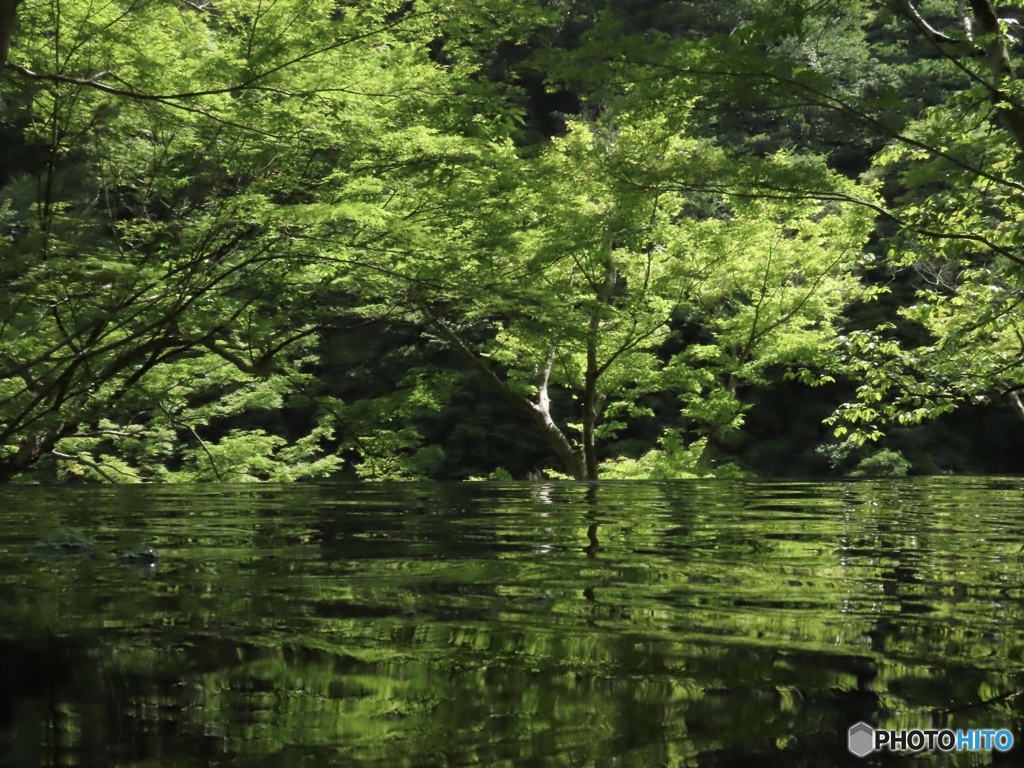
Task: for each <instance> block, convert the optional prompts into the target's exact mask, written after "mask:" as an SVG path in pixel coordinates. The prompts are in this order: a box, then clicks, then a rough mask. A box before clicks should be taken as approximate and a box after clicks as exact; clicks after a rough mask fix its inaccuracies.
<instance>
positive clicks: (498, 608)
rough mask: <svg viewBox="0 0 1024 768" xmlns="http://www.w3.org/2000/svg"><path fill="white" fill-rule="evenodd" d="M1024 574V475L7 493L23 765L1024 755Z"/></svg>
mask: <svg viewBox="0 0 1024 768" xmlns="http://www.w3.org/2000/svg"><path fill="white" fill-rule="evenodd" d="M147 547H152V548H153V549H154V550H156V552H158V553H159V555H160V557H159V560H158V561H157V562H155V563H153V564H150V563H148V562H146V561H145V559H144V558H143V561H142V562H124V561H123V560H122V559H120V558H119V557H118V556H119V555H122V554H124V553H128V552H136V551H139V550H142V549H144V548H147ZM129 560H131V558H129ZM1022 591H1024V481H1021V480H1016V479H1014V480H999V479H963V478H959V479H933V480H916V481H915V480H907V481H884V482H882V481H878V482H875V481H870V482H869V481H865V482H844V483H825V484H823V483H792V482H788V483H770V482H740V481H736V482H729V481H717V482H712V483H706V482H678V483H608V484H604V483H602V484H597V485H594V484H590V485H587V484H572V483H564V484H560V483H534V484H502V485H497V484H462V485H443V484H431V485H426V484H423V485H421V484H401V485H299V486H288V487H268V486H258V487H256V486H229V487H223V486H220V487H215V486H203V487H187V488H181V487H178V488H174V487H158V488H154V487H144V488H141V487H133V488H82V489H74V488H72V489H67V488H62V489H54V488H37V487H24V488H5V489H0V766H3V767H4V768H14V767H15V766H17V767H18V768H20V767H21V766H37V765H46V766H58V765H60V766H168V767H170V768H177V767H179V766H207V765H210V766H212V765H217V766H281V768H293V767H302V766H310V767H312V766H318V767H319V766H332V765H335V766H354V765H367V766H382V767H383V766H387V767H388V768H392V767H400V766H530V767H537V768H541V767H546V766H636V767H638V768H639V767H640V766H643V767H644V768H649V767H650V766H702V767H707V766H717V767H720V768H724V767H725V766H737V767H739V766H762V765H763V766H782V767H786V766H806V767H807V768H812V767H813V768H820V767H826V768H827V767H828V766H879V765H885V766H889V765H913V766H954V765H955V766H968V765H992V764H1005V765H1024V602H1022ZM859 720H864V721H867V722H869V723H871V724H873V725H876V726H880V727H887V728H915V727H917V728H944V727H950V728H954V729H956V728H973V727H978V728H1008V729H1009V730H1010V731H1012V732H1013V734H1014V735H1015V736H1016V737H1017V740H1018V743H1017V746H1016V747H1015V749H1013V750H1012V751H1011V752H1009V753H1006V754H1003V753H990V752H977V753H949V754H944V753H941V752H936V753H922V754H919V755H916V756H913V755H909V754H900V755H891V754H888V753H876V754H874V755H871V756H869V757H867V758H864V759H861V758H857V757H854V756H853V755H851V754H850V753H849V752H848V751H847V748H846V732H847V729H848V728H849V726H851V725H852V724H854V723H856V722H857V721H859Z"/></svg>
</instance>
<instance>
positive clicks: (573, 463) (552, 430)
mask: <svg viewBox="0 0 1024 768" xmlns="http://www.w3.org/2000/svg"><path fill="white" fill-rule="evenodd" d="M413 300H414V301H415V302H416V303H417V304H419V305H420V309H422V310H423V313H424V315H426V317H427V324H428V325H432V326H434V327H435V328H436V329H437V330H438V331H439V332H440V334H441V336H443V337H444V338H445V339H446V340H447V341H448V342H449V343H450V344H451V345H452V346H453V347H454V348H455V351H456V352H458V353H459V355H460V356H461V357H462V358H463V359H464V360H465V361H466V362H467V363H469V364H470V365H471V366H472V367H473V368H474V370H476V371H478V372H479V373H480V374H481V375H482V376H483V377H484V379H485V380H486V381H487V382H489V383H490V384H491V386H493V387H494V389H496V390H497V391H498V393H499V394H500V395H501V396H502V397H503V398H504V399H505V400H506V401H507V402H509V403H511V404H512V405H515V406H516V407H517V408H519V409H521V410H524V411H526V412H527V413H529V414H530V416H531V417H532V418H533V420H534V422H536V424H537V426H538V427H539V428H540V430H541V432H542V433H543V435H544V437H545V438H546V439H547V441H548V444H550V445H551V447H552V448H553V449H554V451H555V453H556V454H557V455H558V458H559V459H561V461H562V466H564V467H565V471H566V473H567V474H569V475H572V477H573V479H574V480H584V479H586V471H585V467H584V465H583V461H582V460H581V457H580V455H579V453H577V452H576V451H575V450H573V447H572V444H571V443H570V442H569V439H568V438H567V437H566V436H565V433H564V432H562V430H561V429H559V427H558V425H557V424H556V423H555V420H554V419H553V418H551V401H550V399H549V397H548V380H549V378H550V376H551V367H552V366H553V365H554V361H555V354H554V351H552V352H551V353H550V354H549V355H548V357H547V360H546V362H545V364H544V368H543V369H542V370H540V371H538V380H537V402H536V403H534V402H531V401H530V400H529V399H528V398H526V397H523V396H522V395H520V394H519V393H518V392H515V391H513V390H512V389H510V388H509V386H508V385H507V384H506V383H505V382H504V381H502V380H501V379H500V378H499V377H498V375H497V374H496V373H495V372H494V371H492V370H491V368H490V366H489V365H487V363H486V362H484V361H483V360H482V359H481V358H480V357H478V356H477V355H475V354H473V350H471V349H470V348H469V347H467V346H466V345H465V344H463V343H462V339H460V338H459V337H458V336H457V335H456V333H455V332H454V331H453V330H452V329H451V328H449V327H448V324H447V323H445V322H444V321H443V320H441V318H439V317H434V316H433V315H432V314H431V313H430V312H429V311H428V309H427V307H426V305H425V303H424V302H423V300H422V299H420V298H419V297H417V296H415V295H414V296H413Z"/></svg>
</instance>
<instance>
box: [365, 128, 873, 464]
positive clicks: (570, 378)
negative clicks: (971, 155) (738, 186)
mask: <svg viewBox="0 0 1024 768" xmlns="http://www.w3.org/2000/svg"><path fill="white" fill-rule="evenodd" d="M716 154H720V153H719V152H718V151H717V150H716V149H715V147H714V146H713V145H712V144H710V143H709V142H706V141H702V140H697V139H693V138H688V137H686V136H682V135H679V134H676V133H674V132H673V131H670V130H665V129H664V126H659V125H658V124H657V123H655V122H649V121H642V120H637V121H634V122H633V123H632V124H630V123H629V121H625V120H623V121H621V124H616V123H603V124H601V123H598V124H587V123H575V124H572V125H571V127H570V130H569V132H568V134H567V135H566V136H565V137H562V138H556V139H555V140H553V141H552V142H551V144H550V146H548V147H547V148H546V149H545V150H544V151H542V152H541V153H540V154H539V156H537V157H536V158H535V159H523V158H519V157H517V156H516V155H515V154H514V153H513V152H512V151H511V149H509V148H506V150H505V153H504V155H502V154H501V153H500V152H498V151H494V152H492V153H491V154H490V155H489V160H490V161H491V165H490V166H489V168H488V167H487V166H486V165H485V164H477V165H472V166H469V167H468V168H465V169H462V170H461V171H459V170H458V169H453V173H454V174H455V175H454V176H453V177H452V180H451V181H450V183H449V184H448V185H447V188H448V189H449V190H452V191H451V192H449V193H448V195H447V196H446V198H445V202H444V207H445V209H446V210H447V211H449V215H450V216H451V220H450V221H449V222H447V223H446V224H445V225H444V226H443V231H434V232H432V233H430V234H429V236H424V237H422V239H421V243H422V246H421V247H422V250H421V251H420V252H418V254H417V256H416V258H409V257H408V255H406V254H403V257H402V258H401V259H400V260H393V261H391V262H389V266H388V268H387V270H380V271H381V272H386V275H387V279H379V280H378V288H377V291H379V293H378V294H377V296H378V300H379V302H380V303H379V304H377V305H375V306H378V307H390V306H393V304H391V303H389V302H393V301H394V299H395V297H396V296H398V297H401V296H402V295H403V294H404V296H405V297H406V301H407V302H408V303H409V307H410V309H411V310H414V319H418V321H419V322H422V323H423V324H424V325H425V326H427V327H428V328H430V329H433V332H434V333H436V334H437V335H439V336H440V337H441V338H442V339H443V340H444V341H446V342H447V343H448V344H449V345H450V346H451V348H452V349H453V350H454V351H455V352H456V353H457V354H458V355H459V356H460V357H461V358H462V359H463V360H464V361H466V363H467V364H468V365H470V366H472V367H473V368H474V369H475V370H476V371H477V372H479V374H480V375H481V376H483V377H484V379H485V380H486V381H489V382H490V384H491V386H492V387H493V389H494V390H495V391H496V392H497V393H499V394H500V395H501V396H502V397H503V398H504V399H505V400H506V402H508V403H509V404H510V405H512V406H513V407H515V408H517V409H520V410H522V411H523V412H526V413H528V414H530V416H531V417H532V418H533V420H534V422H535V423H536V425H537V427H538V429H539V430H540V432H541V433H542V434H544V435H545V436H546V438H547V440H548V442H549V444H550V445H551V446H552V449H553V450H554V452H555V454H556V455H557V456H558V457H559V459H560V461H561V464H562V468H563V471H564V472H565V473H566V474H567V475H569V476H570V477H574V478H577V479H596V478H597V477H598V476H599V464H600V461H601V458H600V452H599V441H600V440H601V439H602V438H605V439H607V438H610V437H612V436H614V435H615V434H616V432H618V431H619V430H621V429H622V428H623V427H625V426H626V424H627V422H628V420H629V419H632V418H636V417H642V416H643V415H644V414H645V413H647V411H646V409H645V408H644V407H643V406H642V405H641V403H640V399H641V398H642V396H644V395H646V394H649V393H651V392H656V391H666V390H667V391H671V392H674V393H677V395H678V397H679V398H680V401H681V402H680V405H681V407H682V415H683V417H684V419H685V421H686V423H687V424H689V425H691V430H692V432H693V433H694V437H696V436H699V435H704V439H703V440H702V441H701V442H700V444H699V445H700V446H702V447H703V450H702V451H701V452H700V461H699V467H698V468H697V469H698V471H707V470H709V469H710V468H711V467H712V465H713V463H714V461H715V458H716V456H717V452H718V448H719V446H720V442H721V438H722V436H723V435H724V434H725V433H726V432H728V431H729V430H731V429H737V428H738V427H739V426H740V425H741V423H742V413H743V411H744V406H743V404H742V402H741V400H740V397H739V395H740V389H741V388H742V387H743V386H746V385H750V384H753V383H757V382H760V381H764V380H765V379H766V378H767V377H768V376H769V375H772V374H777V375H782V373H783V372H785V371H787V370H790V371H795V370H797V369H799V368H803V367H804V366H807V365H813V364H814V363H815V362H816V361H819V362H820V361H822V359H823V358H824V356H825V355H826V354H827V352H828V349H829V348H830V344H831V342H832V340H833V339H834V338H835V333H834V330H833V326H832V321H833V320H834V319H835V318H836V317H837V315H838V313H839V311H840V309H841V307H842V306H843V305H844V304H845V303H846V302H848V301H850V300H852V298H853V297H854V296H857V295H861V294H862V290H861V289H860V287H859V283H858V281H857V279H856V278H855V277H854V276H853V274H852V265H853V264H854V263H855V262H856V261H857V259H858V257H859V254H860V251H859V247H860V244H861V243H862V241H863V239H864V237H865V236H866V234H867V231H868V230H867V227H868V223H869V217H867V216H865V215H863V214H862V213H861V212H859V211H858V210H857V209H856V208H852V207H846V208H843V207H841V206H837V205H822V204H818V203H814V202H810V203H797V202H785V201H760V202H759V201H750V202H743V201H738V200H737V201H727V200H724V199H722V198H721V197H719V196H715V195H709V194H706V193H704V194H693V193H691V194H684V193H683V192H684V190H682V189H680V188H679V186H678V185H677V184H675V183H673V181H672V179H674V178H675V177H676V176H675V175H676V174H678V173H680V172H681V168H680V166H681V164H686V163H689V164H691V165H692V166H693V169H694V171H697V170H699V169H698V166H700V165H701V164H706V163H707V162H708V160H709V157H711V156H714V155H716ZM496 158H499V159H498V160H496ZM697 158H699V159H697ZM779 164H780V166H785V165H786V162H785V161H784V160H782V159H780V160H779ZM432 194H435V195H436V191H433V190H432ZM496 201H500V202H496ZM421 234H424V233H421ZM395 280H398V281H400V283H399V284H400V285H402V286H404V290H402V289H400V288H398V287H397V286H396V285H395V283H394V281H395ZM372 281H373V275H372V274H369V273H368V274H367V275H366V277H365V280H364V284H365V285H370V284H371V282H372ZM684 321H685V322H687V323H689V324H691V325H696V326H699V327H700V328H701V333H702V336H701V338H700V340H699V341H682V340H680V339H679V338H678V336H677V335H676V334H677V332H678V331H679V327H680V324H681V323H682V322H684ZM666 344H672V345H675V346H676V347H677V348H680V349H681V351H680V352H678V353H675V354H673V353H671V352H666V351H665V349H666V347H665V345H666ZM561 393H564V395H567V396H568V397H564V396H562V394H561Z"/></svg>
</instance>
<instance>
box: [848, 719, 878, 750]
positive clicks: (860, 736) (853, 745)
mask: <svg viewBox="0 0 1024 768" xmlns="http://www.w3.org/2000/svg"><path fill="white" fill-rule="evenodd" d="M846 746H847V748H848V749H849V750H850V751H851V752H852V753H853V754H855V755H856V756H857V757H864V756H866V755H870V754H871V753H872V752H874V751H875V729H874V728H872V727H871V726H870V725H868V724H867V723H865V722H860V723H856V724H855V725H851V726H850V730H849V731H847V732H846Z"/></svg>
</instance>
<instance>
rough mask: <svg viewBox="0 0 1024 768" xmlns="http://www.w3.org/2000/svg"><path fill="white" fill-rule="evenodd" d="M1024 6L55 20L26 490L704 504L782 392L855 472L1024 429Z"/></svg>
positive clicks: (17, 199)
mask: <svg viewBox="0 0 1024 768" xmlns="http://www.w3.org/2000/svg"><path fill="white" fill-rule="evenodd" d="M1000 8H1001V6H1000ZM1000 8H997V7H996V6H995V5H993V4H992V3H989V2H986V1H985V0H983V1H982V2H979V3H975V4H972V5H971V8H970V11H969V13H967V15H964V14H962V13H960V12H959V11H958V8H957V7H956V4H955V3H953V2H952V0H939V1H937V2H931V3H928V4H925V5H922V6H921V7H918V6H915V5H914V4H913V3H904V4H898V5H897V4H891V3H879V2H872V1H870V0H857V1H856V2H852V3H845V4H838V3H834V2H824V3H821V2H808V1H805V0H794V2H790V3H787V4H786V5H785V12H784V13H780V12H779V8H778V6H777V4H772V3H765V2H762V0H743V1H742V2H738V3H721V2H712V3H708V4H706V7H705V8H704V10H703V11H702V12H701V13H700V14H696V15H695V12H691V11H692V9H690V8H689V6H687V5H686V4H679V3H673V2H657V1H655V0H652V1H651V2H647V3H643V4H642V8H633V7H629V8H627V7H626V5H624V4H622V3H619V2H610V3H592V2H581V3H575V4H571V5H564V4H551V3H544V2H528V3H510V2H507V0H486V2H482V3H480V2H473V3H470V2H465V1H464V0H429V1H425V2H422V3H416V4H406V3H400V2H398V1H397V0H381V1H380V2H371V3H358V4H353V5H345V6H344V7H337V6H335V5H332V4H330V3H324V2H319V1H317V2H299V0H278V2H275V3H271V4H267V3H264V2H261V0H225V1H224V2H218V3H215V4H193V3H188V2H186V3H183V4H179V5H175V4H168V3H161V2H142V3H131V4H124V3H120V2H115V3H110V4H107V5H103V6H96V5H95V4H92V3H87V2H84V0H66V1H63V2H61V3H56V2H43V3H35V4H31V5H27V4H20V5H18V6H17V7H16V11H17V13H16V16H17V19H16V24H15V25H14V26H10V25H9V23H8V22H9V21H10V20H11V18H13V13H14V12H13V11H12V12H11V14H12V15H10V18H9V17H8V16H9V15H5V14H0V16H2V18H0V38H4V39H5V38H6V36H7V34H8V32H11V31H12V30H13V35H12V37H11V45H10V48H9V50H8V51H7V54H6V55H7V59H8V63H7V65H6V67H5V68H4V70H3V72H2V78H0V91H2V93H3V96H4V105H5V106H4V112H3V115H2V121H3V124H2V128H3V132H2V134H0V145H2V149H3V157H4V158H5V161H4V163H3V167H2V168H0V256H2V259H0V286H2V287H0V478H2V479H8V480H9V479H34V480H73V479H88V480H102V481H106V482H137V481H149V480H162V481H194V480H214V481H217V480H220V481H226V480H245V481H248V480H287V479H298V478H303V477H323V476H328V475H331V474H335V473H338V472H344V473H346V474H347V475H349V476H356V477H364V478H373V479H392V478H393V479H398V478H402V479H409V478H423V477H437V476H447V477H466V476H470V475H473V476H485V475H488V474H490V473H492V472H495V471H497V467H499V466H500V467H503V468H504V470H505V471H508V472H510V474H511V475H513V476H522V475H525V474H528V473H530V472H536V471H538V470H539V468H540V467H541V466H547V465H549V464H550V462H551V461H553V460H554V458H556V457H557V459H558V461H559V463H560V470H559V471H561V472H564V473H565V474H566V475H567V476H570V477H574V478H589V479H595V478H597V477H598V476H599V472H600V471H604V472H606V473H611V474H615V473H618V474H622V473H626V474H630V475H631V476H642V475H643V474H644V473H645V472H651V473H654V474H666V475H671V474H672V473H689V472H691V471H692V472H694V473H695V474H704V473H707V472H709V471H711V470H712V469H714V468H715V467H716V466H718V465H720V464H722V463H724V464H726V465H727V464H728V463H729V461H730V453H732V454H733V455H736V452H737V451H739V450H740V446H741V445H742V438H743V435H744V433H745V431H746V429H747V422H748V417H749V416H750V413H751V409H752V408H754V407H756V402H757V396H756V394H755V393H757V392H765V391H768V390H770V389H772V388H773V387H778V386H779V385H780V383H782V382H799V383H801V384H806V385H822V384H829V385H835V387H836V388H832V389H827V388H822V389H820V390H819V392H820V393H821V394H818V395H814V396H812V397H818V398H824V397H826V395H825V394H824V393H825V392H826V391H827V392H829V393H831V394H830V395H829V396H832V394H834V393H835V392H838V391H842V388H843V387H847V386H848V387H849V388H850V390H849V396H848V397H844V398H843V401H842V402H838V403H835V402H834V403H833V405H834V406H835V408H834V413H833V415H832V416H831V418H830V419H829V420H828V421H829V427H830V428H831V429H832V434H833V436H834V437H835V438H836V439H842V440H848V441H850V444H851V449H852V448H853V447H855V446H859V445H863V444H865V443H866V442H869V441H874V440H878V439H880V438H881V437H882V436H883V435H884V434H885V433H886V432H887V431H889V430H890V428H891V426H892V425H900V426H903V427H905V428H915V427H917V426H919V425H921V424H923V423H924V422H925V421H928V420H931V419H934V418H937V417H940V416H942V415H944V414H951V413H953V412H954V411H955V410H956V409H957V408H958V407H961V406H962V405H964V404H978V403H998V404H1003V405H1004V406H1005V407H1009V408H1012V409H1014V410H1015V411H1017V412H1018V414H1019V415H1020V416H1022V417H1024V404H1022V401H1021V399H1020V397H1019V394H1018V392H1019V390H1020V389H1022V388H1024V374H1022V371H1024V367H1022V365H1021V359H1022V356H1024V325H1022V323H1021V321H1020V313H1019V311H1018V305H1019V297H1020V294H1021V290H1022V283H1021V276H1022V269H1021V268H1022V266H1024V260H1022V257H1021V256H1020V254H1019V246H1020V243H1021V231H1022V222H1024V214H1022V210H1021V203H1020V201H1021V199H1022V197H1021V194H1020V193H1021V191H1022V189H1024V187H1022V186H1021V185H1022V184H1024V177H1021V167H1020V162H1019V159H1020V154H1021V152H1022V151H1024V92H1022V90H1021V86H1020V84H1019V83H1018V82H1017V81H1016V80H1015V79H1014V77H1013V74H1014V63H1015V60H1016V58H1017V57H1018V56H1019V50H1018V48H1019V43H1018V42H1017V40H1016V38H1015V36H1014V34H1013V31H1012V29H1011V28H1010V26H1008V23H1007V22H1006V21H1005V18H1006V17H1005V15H1000V13H998V12H997V11H998V10H1000ZM1000 19H1002V21H1000ZM965 21H966V26H964V24H965ZM544 78H546V81H545V87H546V88H547V89H548V91H549V93H539V92H538V90H537V89H538V88H539V85H538V83H540V82H541V80H542V79H544ZM557 94H568V97H567V98H565V99H563V100H562V103H566V104H571V105H574V106H573V109H574V110H575V113H574V114H566V113H558V114H556V113H555V112H554V111H553V107H552V106H551V105H552V104H553V103H555V102H554V96H555V95H557ZM544 105H547V106H546V107H545V106H544ZM726 105H728V106H726ZM545 109H547V110H548V111H547V112H544V110H545ZM538 126H549V127H550V128H551V133H552V135H544V136H541V135H539V134H538V133H537V127H538ZM887 281H888V283H890V284H886V283H887ZM908 296H910V297H912V298H911V299H906V297H908ZM876 299H882V301H879V302H875V300H876ZM873 302H874V309H872V310H865V309H864V307H866V306H868V305H871V304H872V303H873ZM868 318H870V322H867V320H868ZM335 344H340V345H341V346H342V347H343V348H342V349H335V348H333V346H334V345H335ZM341 361H347V363H348V364H349V369H348V370H347V371H341V370H339V369H338V365H339V364H340V363H341ZM787 386H789V384H787ZM477 391H479V392H480V393H481V396H486V395H482V393H483V392H485V391H489V392H490V395H489V397H493V398H494V402H493V403H489V404H488V406H487V407H486V408H483V409H481V410H480V412H479V415H472V414H469V415H468V416H467V418H466V419H463V420H462V421H461V422H460V423H458V424H453V416H452V414H453V413H457V412H462V411H460V410H459V409H465V408H466V405H465V404H466V402H467V400H469V399H471V398H473V397H476V396H477V395H476V394H471V393H476V392H477ZM496 403H497V404H500V407H499V406H497V405H495V404H496ZM502 409H504V411H506V412H509V411H515V412H516V414H517V415H516V416H515V417H512V416H510V415H508V414H507V413H506V414H502ZM466 412H467V413H469V412H468V411H466ZM443 425H448V427H449V429H448V432H449V434H448V435H445V434H442V433H443V432H444V426H443ZM527 427H528V428H530V429H532V430H533V431H534V433H535V435H534V437H533V438H532V439H531V440H529V441H524V446H526V447H524V448H523V450H522V455H521V456H519V457H517V458H513V459H511V460H509V459H510V458H511V457H508V456H507V455H506V454H507V453H508V450H507V447H506V445H505V444H506V443H508V442H510V440H509V437H508V435H509V434H510V433H514V432H516V431H521V430H522V429H524V428H527ZM453 435H454V436H453ZM823 437H824V436H823ZM659 440H660V443H659V442H658V441H659ZM542 442H543V443H546V446H547V450H548V451H549V458H548V459H543V458H540V457H538V456H537V455H536V451H537V448H536V446H537V445H539V444H541V443H542ZM825 442H826V444H827V443H828V441H827V440H826V441H825ZM485 443H487V444H488V445H487V447H486V449H479V450H478V449H477V448H476V446H477V445H481V444H485ZM658 445H660V448H659V447H657V446H658ZM695 451H696V452H697V453H696V454H695V453H694V452H695ZM694 455H696V456H697V459H696V464H693V463H692V461H691V460H692V457H693V456H694ZM851 455H852V454H851ZM914 463H915V465H918V466H930V465H929V464H928V462H927V461H919V460H918V458H917V457H916V456H915V457H914ZM601 467H603V470H602V469H599V468H601Z"/></svg>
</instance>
